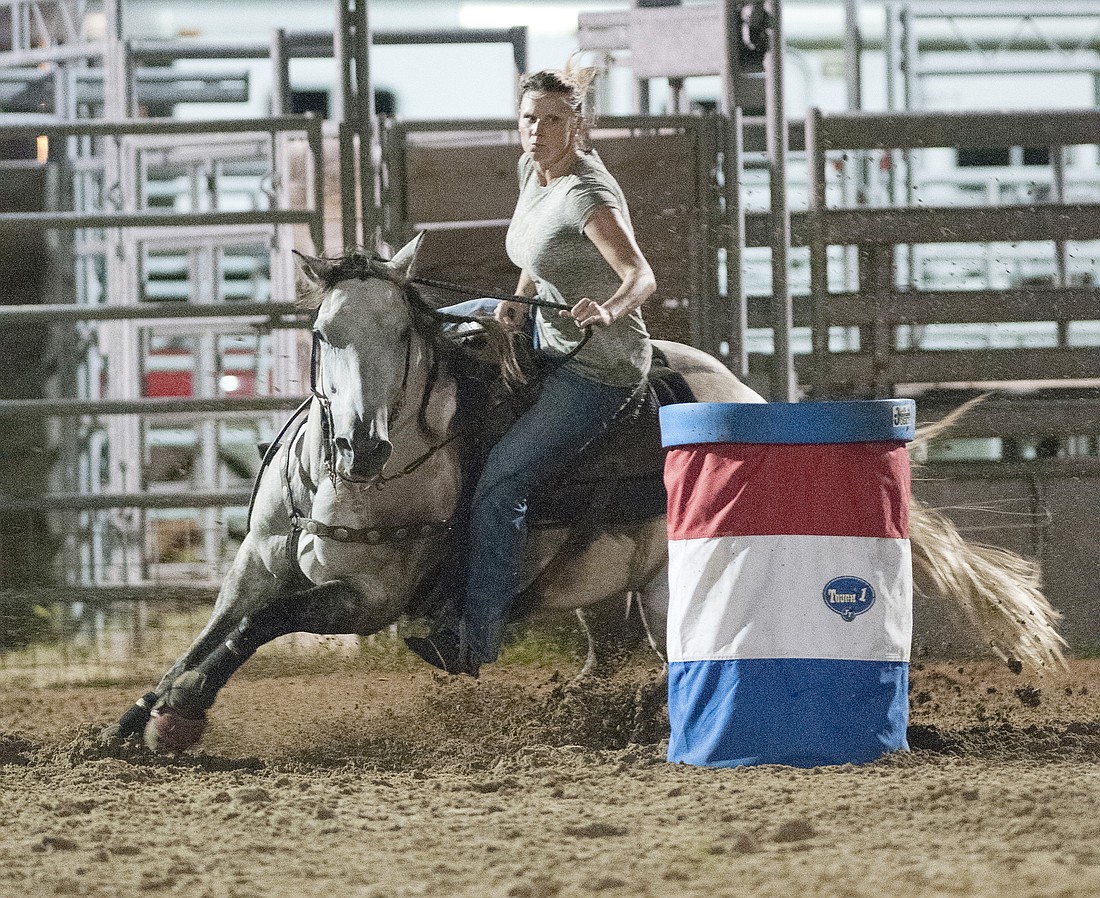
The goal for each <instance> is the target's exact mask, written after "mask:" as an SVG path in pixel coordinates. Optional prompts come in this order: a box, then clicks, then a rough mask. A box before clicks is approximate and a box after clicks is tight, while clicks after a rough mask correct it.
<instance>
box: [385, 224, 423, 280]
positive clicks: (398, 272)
mask: <svg viewBox="0 0 1100 898" xmlns="http://www.w3.org/2000/svg"><path fill="white" fill-rule="evenodd" d="M423 239H424V232H423V231H421V232H420V233H419V234H417V235H416V236H415V237H413V239H412V240H410V241H409V242H408V243H406V244H405V245H404V246H403V247H401V249H399V250H398V251H397V254H396V255H395V256H394V257H393V258H392V259H390V260H389V261H388V262H387V263H386V267H387V268H389V269H390V271H392V272H393V274H394V280H396V281H397V282H398V283H401V284H404V283H407V282H408V281H409V280H410V279H411V278H412V276H413V270H414V268H415V267H416V252H417V250H418V249H419V248H420V241H421V240H423Z"/></svg>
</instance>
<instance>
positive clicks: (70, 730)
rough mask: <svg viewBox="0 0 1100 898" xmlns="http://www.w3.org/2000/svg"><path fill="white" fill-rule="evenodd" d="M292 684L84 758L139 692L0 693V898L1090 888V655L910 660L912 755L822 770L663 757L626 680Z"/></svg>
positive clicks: (305, 680)
mask: <svg viewBox="0 0 1100 898" xmlns="http://www.w3.org/2000/svg"><path fill="white" fill-rule="evenodd" d="M265 651H267V650H265ZM289 667H290V668H291V669H290V670H288V669H287V668H288V665H287V664H285V663H281V662H280V660H279V658H278V657H277V656H274V655H264V654H263V653H261V655H259V656H257V658H256V659H254V660H253V661H252V662H250V664H249V665H248V666H247V667H246V668H245V669H244V670H243V671H242V672H241V674H240V675H239V676H238V677H237V678H236V679H235V680H234V681H233V682H232V683H231V684H230V685H229V687H228V688H227V689H226V690H225V691H224V693H223V695H222V700H221V701H220V702H219V704H218V706H217V707H216V708H215V709H214V714H213V717H212V723H211V727H210V730H209V732H208V734H207V738H206V740H205V742H204V743H203V746H202V750H201V751H200V752H198V753H195V754H192V755H188V756H183V757H178V758H165V757H155V756H151V755H148V754H146V753H145V752H144V751H142V750H139V749H136V748H135V749H128V750H126V751H122V752H119V753H118V754H119V756H118V757H112V756H110V755H108V754H106V753H104V752H103V751H102V750H101V749H99V748H97V747H96V743H95V740H94V738H93V734H94V733H95V732H97V731H98V729H99V727H100V726H102V725H104V724H106V723H108V722H111V721H112V720H114V719H115V718H116V717H117V716H118V714H119V713H120V712H121V711H122V710H124V708H125V707H126V706H127V705H128V704H129V703H130V702H131V701H132V700H133V698H135V697H136V695H138V694H140V693H141V692H142V691H144V689H145V687H146V683H145V681H144V680H140V681H137V680H135V681H134V682H127V683H125V684H118V683H107V684H99V685H88V686H81V687H74V686H54V687H49V688H41V687H32V686H29V685H19V684H18V683H16V684H14V685H6V686H4V687H3V690H2V692H0V820H2V821H3V828H2V835H0V895H3V896H5V898H6V896H20V898H29V896H46V895H95V896H115V895H124V896H126V895H153V894H155V895H186V896H188V898H202V896H242V898H244V896H256V898H281V896H288V898H289V896H295V898H298V896H324V898H343V896H363V898H367V896H370V898H394V896H412V895H430V896H447V898H452V896H453V898H460V896H470V898H484V896H509V898H551V896H562V898H566V896H580V895H600V896H608V898H616V896H631V898H635V896H696V895H697V896H708V898H721V896H731V898H732V896H746V895H775V896H806V895H815V896H817V895H821V896H881V895H890V894H901V895H922V896H923V895H966V896H990V898H992V896H997V898H1001V896H1006V895H1011V896H1013V898H1026V896H1044V898H1047V896H1066V898H1070V896H1081V898H1086V896H1088V898H1093V896H1096V895H1098V894H1100V812H1098V811H1097V808H1098V807H1100V763H1098V762H1100V661H1095V660H1090V661H1076V662H1073V664H1072V666H1071V669H1070V670H1069V671H1068V672H1067V673H1065V674H1064V675H1062V674H1060V675H1057V676H1049V677H1047V678H1045V679H1037V678H1035V677H1033V676H1029V675H1027V674H1026V673H1025V674H1019V675H1017V674H1013V673H1012V672H1011V671H1009V670H1008V669H1007V668H1005V667H1004V666H1003V665H999V664H996V663H993V662H989V663H984V662H980V663H979V662H957V663H924V664H914V666H913V670H912V680H913V688H912V693H911V698H912V723H913V729H912V731H911V734H912V740H913V745H914V750H913V751H912V752H911V753H910V754H905V755H898V756H894V757H889V758H886V759H883V760H882V761H879V762H877V763H874V764H871V765H868V766H865V767H861V768H854V767H839V768H826V769H819V770H794V769H790V768H782V767H758V768H753V769H740V770H712V769H699V768H690V767H684V766H673V765H669V764H667V763H665V762H664V759H663V758H664V755H663V751H664V746H663V744H662V742H661V739H662V737H663V726H664V721H663V719H662V715H661V711H660V710H659V705H660V699H659V697H658V696H657V694H656V692H655V691H654V690H653V689H652V688H651V683H652V680H653V677H654V676H655V674H656V671H655V670H653V669H650V668H648V667H645V666H637V667H634V668H632V669H631V670H630V671H629V672H628V673H625V674H622V675H620V676H618V677H616V678H613V679H611V680H604V681H600V682H597V683H593V684H590V685H588V686H586V687H584V688H583V689H576V688H574V687H572V686H570V685H568V681H567V677H568V676H571V675H572V673H573V670H571V669H564V668H563V670H561V671H555V670H550V669H547V668H545V667H541V668H540V667H530V666H521V665H519V664H515V663H511V664H501V665H497V666H496V668H495V669H492V670H490V671H488V673H487V674H486V675H485V676H484V677H483V679H482V680H481V681H480V682H478V683H474V682H472V681H469V680H466V679H463V680H462V681H460V682H453V681H446V680H445V679H444V678H443V677H442V676H441V675H433V674H432V673H430V672H428V671H427V670H426V669H425V668H422V667H415V666H412V665H400V664H399V665H397V666H396V667H392V668H389V669H386V668H382V667H380V666H379V664H378V663H377V662H373V663H369V664H364V663H363V662H348V661H341V660H339V659H338V658H335V657H332V658H327V659H324V658H323V659H319V660H317V661H311V662H310V664H309V666H308V667H306V666H303V665H302V664H298V665H297V666H295V665H289Z"/></svg>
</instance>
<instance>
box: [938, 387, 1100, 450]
mask: <svg viewBox="0 0 1100 898" xmlns="http://www.w3.org/2000/svg"><path fill="white" fill-rule="evenodd" d="M918 407H919V408H920V413H921V418H922V419H926V418H928V417H929V415H933V416H934V417H942V416H943V415H946V414H947V413H948V412H950V411H951V410H952V409H951V408H949V407H944V406H942V405H939V406H936V407H935V409H934V410H933V409H930V408H929V407H928V406H927V405H926V404H925V403H923V402H918ZM1081 435H1095V436H1100V399H1088V398H1082V397H1078V398H1071V399H1058V398H1054V397H1047V396H1044V397H1042V398H1035V399H1031V398H1022V399H989V400H986V401H985V402H982V403H980V404H979V405H976V406H974V408H972V409H970V410H969V411H968V412H967V413H966V414H965V415H963V416H962V418H961V419H959V421H957V422H956V423H955V424H952V425H951V433H950V438H951V439H955V438H958V437H1034V436H1081Z"/></svg>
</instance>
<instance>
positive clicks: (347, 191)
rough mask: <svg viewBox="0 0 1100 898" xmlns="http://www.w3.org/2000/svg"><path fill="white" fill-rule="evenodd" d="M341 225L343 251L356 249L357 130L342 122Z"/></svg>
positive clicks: (340, 147)
mask: <svg viewBox="0 0 1100 898" xmlns="http://www.w3.org/2000/svg"><path fill="white" fill-rule="evenodd" d="M338 134H339V137H338V140H339V154H340V225H341V235H340V236H341V238H342V240H343V246H342V249H343V250H344V251H348V250H351V249H354V248H355V245H356V236H357V234H358V228H357V227H356V220H357V215H356V202H355V201H356V190H355V144H354V138H355V129H354V126H353V125H352V124H351V123H350V122H340V126H339V132H338Z"/></svg>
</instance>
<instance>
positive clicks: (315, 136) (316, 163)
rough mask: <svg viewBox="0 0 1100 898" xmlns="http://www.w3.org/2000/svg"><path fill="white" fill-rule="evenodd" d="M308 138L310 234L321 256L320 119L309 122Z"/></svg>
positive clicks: (322, 163)
mask: <svg viewBox="0 0 1100 898" xmlns="http://www.w3.org/2000/svg"><path fill="white" fill-rule="evenodd" d="M306 140H307V141H308V143H309V154H310V157H311V159H312V174H313V220H312V221H311V222H310V225H309V236H310V239H311V240H312V241H313V251H314V252H315V253H316V254H317V255H319V256H320V255H324V252H325V143H324V134H323V133H322V131H321V120H320V119H318V118H315V119H312V120H311V121H310V122H309V127H308V129H307V130H306Z"/></svg>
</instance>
